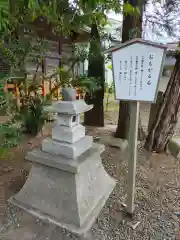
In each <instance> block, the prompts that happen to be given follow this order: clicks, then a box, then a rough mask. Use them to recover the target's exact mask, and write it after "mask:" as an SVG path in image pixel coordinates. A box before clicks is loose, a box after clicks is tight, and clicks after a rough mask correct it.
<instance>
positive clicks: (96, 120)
mask: <svg viewBox="0 0 180 240" xmlns="http://www.w3.org/2000/svg"><path fill="white" fill-rule="evenodd" d="M94 95H95V96H93V98H91V97H90V96H89V95H88V94H86V96H85V101H86V103H88V104H93V105H94V107H93V108H92V109H91V110H90V111H88V112H86V113H85V114H84V124H85V125H88V126H98V127H103V126H104V106H103V98H104V90H99V91H96V92H95V94H94Z"/></svg>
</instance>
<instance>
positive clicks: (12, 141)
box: [0, 123, 22, 160]
mask: <svg viewBox="0 0 180 240" xmlns="http://www.w3.org/2000/svg"><path fill="white" fill-rule="evenodd" d="M21 139H22V134H21V131H20V129H19V128H18V127H16V126H14V125H12V123H9V124H0V159H1V160H3V159H6V158H7V157H8V156H9V148H12V147H16V146H17V145H18V144H19V143H20V141H21Z"/></svg>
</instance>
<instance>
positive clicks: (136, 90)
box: [106, 39, 166, 102]
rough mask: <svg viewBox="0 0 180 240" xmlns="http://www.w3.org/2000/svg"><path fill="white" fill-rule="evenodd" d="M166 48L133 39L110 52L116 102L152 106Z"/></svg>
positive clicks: (111, 49)
mask: <svg viewBox="0 0 180 240" xmlns="http://www.w3.org/2000/svg"><path fill="white" fill-rule="evenodd" d="M165 50H166V46H165V45H161V44H156V43H153V42H149V41H145V40H142V39H133V40H130V41H128V42H125V43H123V44H121V45H119V46H116V47H113V48H110V49H109V50H107V51H106V52H109V51H111V52H112V65H113V79H114V85H115V98H116V99H117V100H125V101H139V102H141V101H143V102H144V101H145V102H155V100H156V95H157V88H158V83H159V76H160V74H161V70H162V65H163V59H164V56H165Z"/></svg>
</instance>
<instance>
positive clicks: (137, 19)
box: [115, 0, 145, 140]
mask: <svg viewBox="0 0 180 240" xmlns="http://www.w3.org/2000/svg"><path fill="white" fill-rule="evenodd" d="M125 2H129V3H130V4H131V5H132V6H133V7H140V14H139V15H137V14H136V15H129V14H127V15H124V19H123V32H122V42H126V41H128V40H130V39H132V38H135V37H140V38H141V35H142V17H143V16H142V15H143V14H142V13H143V8H142V5H143V4H142V3H141V4H139V1H138V0H129V1H128V0H126V1H125ZM129 123H130V107H129V103H128V102H124V101H123V102H121V101H120V103H119V119H118V126H117V129H116V133H115V137H118V138H122V139H127V138H128V131H129ZM138 137H139V140H143V139H144V138H145V133H144V131H143V127H142V122H141V118H140V117H139V129H138Z"/></svg>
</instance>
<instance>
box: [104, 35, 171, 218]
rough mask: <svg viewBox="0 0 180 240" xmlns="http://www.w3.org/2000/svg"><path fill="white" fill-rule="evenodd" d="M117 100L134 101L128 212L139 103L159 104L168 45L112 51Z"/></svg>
mask: <svg viewBox="0 0 180 240" xmlns="http://www.w3.org/2000/svg"><path fill="white" fill-rule="evenodd" d="M108 52H112V65H113V78H114V86H115V98H116V99H117V100H123V101H130V106H131V116H130V130H129V141H128V147H129V159H128V190H127V212H128V213H130V214H132V213H133V211H134V193H135V176H136V158H137V134H138V122H139V121H138V120H139V102H155V101H156V97H157V91H158V86H159V80H160V76H161V73H162V67H163V62H164V58H165V52H166V46H164V45H160V44H156V43H153V42H149V41H144V40H142V39H133V40H131V41H128V42H125V43H124V44H121V45H119V46H116V47H113V48H110V49H109V50H107V51H106V52H105V53H108Z"/></svg>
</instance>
